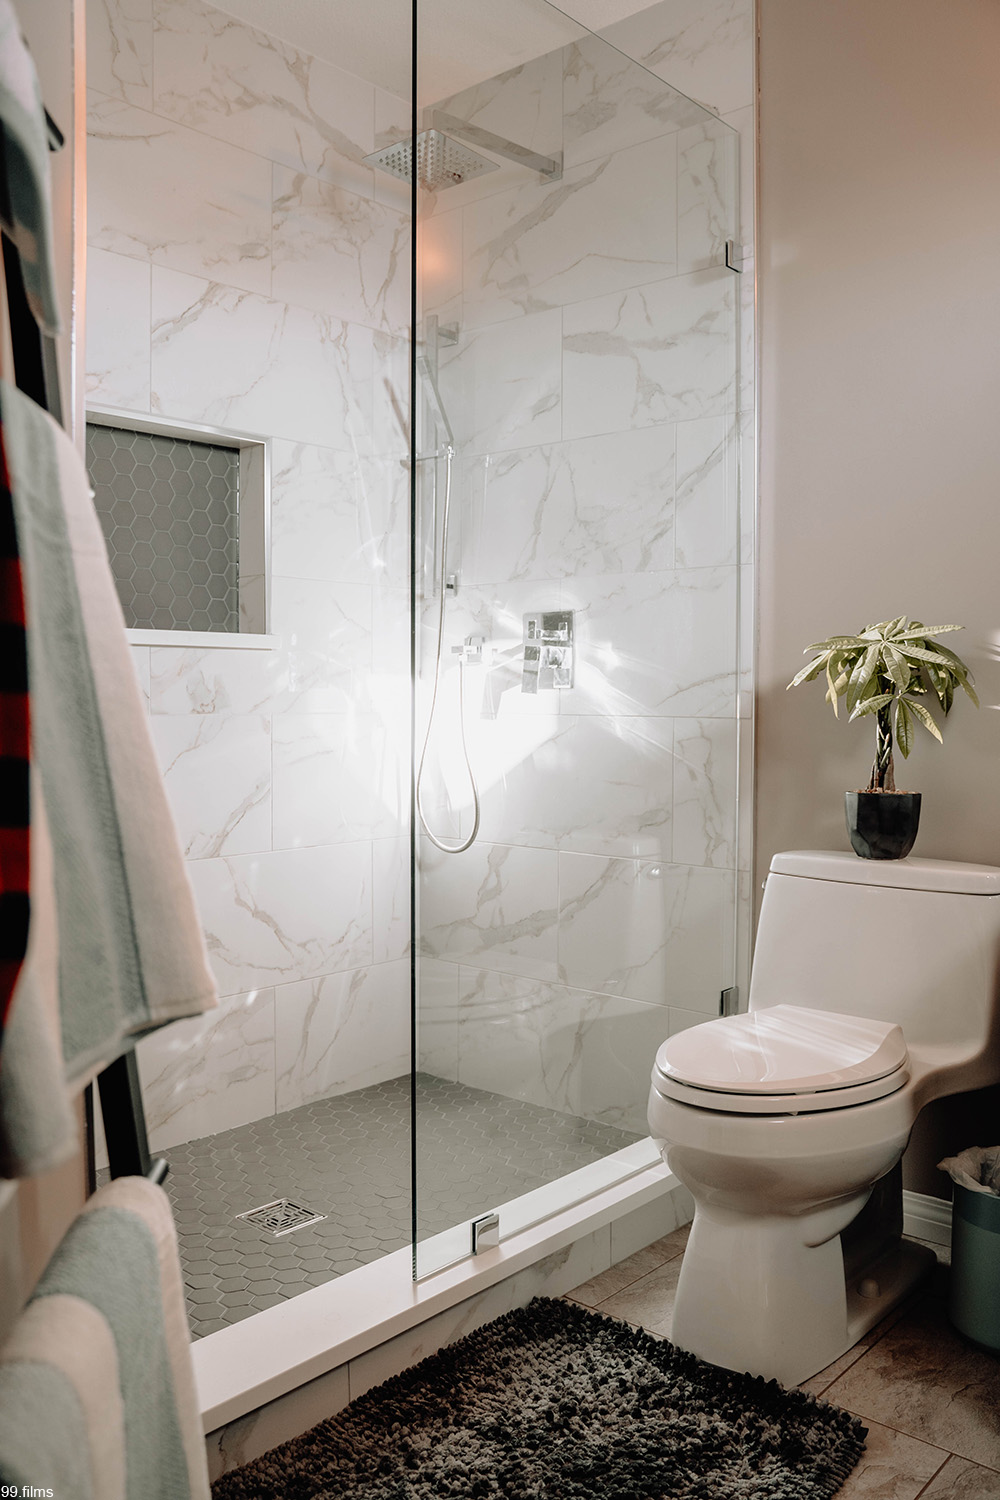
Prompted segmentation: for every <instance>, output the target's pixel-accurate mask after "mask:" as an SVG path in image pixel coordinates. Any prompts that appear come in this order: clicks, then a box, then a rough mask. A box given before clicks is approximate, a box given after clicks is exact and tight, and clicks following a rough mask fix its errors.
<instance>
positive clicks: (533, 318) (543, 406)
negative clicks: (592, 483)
mask: <svg viewBox="0 0 1000 1500" xmlns="http://www.w3.org/2000/svg"><path fill="white" fill-rule="evenodd" d="M561 345H562V314H561V313H560V312H559V311H558V310H557V309H555V310H550V311H547V312H537V313H532V314H530V315H529V316H526V317H522V318H517V319H516V320H515V321H513V322H504V323H495V324H493V325H491V326H490V327H486V328H476V329H470V330H468V331H464V330H463V332H462V335H461V338H460V341H459V343H458V345H457V346H456V347H455V348H454V349H448V350H443V351H442V358H441V371H440V385H441V391H442V396H443V399H444V401H445V404H446V406H447V409H448V411H449V413H450V419H451V425H452V427H453V428H454V431H455V434H456V437H457V438H458V440H459V442H462V443H467V444H468V445H469V448H468V450H467V451H471V452H474V453H489V452H492V451H494V450H496V449H498V448H523V447H527V446H528V445H529V444H534V443H551V442H556V441H558V439H559V438H560V437H561V436H562V427H561V406H562V397H561V387H562V348H561ZM608 425H611V424H608ZM599 430H600V429H599ZM577 435H578V434H577V433H574V434H573V436H577ZM579 435H583V434H582V432H581V433H580V434H579Z"/></svg>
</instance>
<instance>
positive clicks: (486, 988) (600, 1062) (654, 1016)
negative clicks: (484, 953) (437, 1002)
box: [459, 966, 667, 1135]
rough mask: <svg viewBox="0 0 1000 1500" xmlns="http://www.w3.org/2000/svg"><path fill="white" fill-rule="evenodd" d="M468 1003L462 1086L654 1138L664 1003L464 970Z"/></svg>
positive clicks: (462, 1025)
mask: <svg viewBox="0 0 1000 1500" xmlns="http://www.w3.org/2000/svg"><path fill="white" fill-rule="evenodd" d="M459 1004H460V1011H459V1015H460V1022H459V1082H460V1083H464V1084H467V1085H468V1086H469V1087H470V1088H481V1089H488V1090H490V1091H492V1092H493V1093H498V1094H505V1095H506V1096H507V1097H508V1098H512V1099H523V1100H526V1101H527V1102H528V1103H529V1104H539V1105H543V1106H545V1107H546V1108H548V1109H557V1110H561V1111H562V1112H563V1113H565V1114H572V1115H581V1116H582V1117H583V1118H584V1119H587V1120H599V1121H600V1122H601V1123H602V1124H605V1125H617V1126H619V1127H620V1128H621V1129H623V1130H634V1131H637V1132H639V1133H640V1134H642V1135H645V1133H646V1100H647V1096H648V1094H649V1070H650V1067H651V1066H652V1059H653V1058H654V1057H655V1055H656V1050H657V1048H658V1047H659V1046H660V1045H661V1043H662V1042H664V1041H665V1040H666V1037H667V1011H666V1010H665V1009H664V1008H663V1006H661V1005H644V1004H641V1003H638V1002H635V1001H632V1000H624V999H620V998H618V997H615V996H610V995H598V994H592V993H588V992H586V991H584V990H580V989H569V988H567V987H566V986H564V985H558V984H545V983H542V982H540V981H538V980H534V979H525V978H523V977H521V976H520V975H513V974H497V973H491V972H489V971H487V970H483V969H473V968H466V967H464V966H463V967H462V970H461V979H460V995H459Z"/></svg>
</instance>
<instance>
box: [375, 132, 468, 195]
mask: <svg viewBox="0 0 1000 1500" xmlns="http://www.w3.org/2000/svg"><path fill="white" fill-rule="evenodd" d="M365 161H366V162H370V164H371V165H372V166H373V167H381V168H382V171H383V172H391V173H392V175H393V177H401V178H402V179H403V181H404V182H409V181H410V179H411V177H412V175H413V139H412V137H411V138H410V140H408V141H397V142H396V144H395V145H394V146H386V147H385V148H384V150H382V151H373V152H372V154H371V155H370V156H366V157H365ZM497 170H498V167H497V164H496V162H495V161H488V160H487V159H486V157H485V156H479V155H478V153H477V152H475V151H470V150H469V147H468V146H463V145H462V144H461V142H459V141H453V140H452V138H451V136H449V135H443V134H442V132H441V131H440V130H423V131H421V133H420V134H419V135H418V136H417V181H418V182H419V183H420V186H421V187H425V188H429V189H430V190H431V192H435V193H436V192H438V190H439V189H441V188H447V187H457V185H458V184H459V183H460V182H468V181H469V179H470V178H471V177H482V176H483V174H484V173H485V172H496V171H497Z"/></svg>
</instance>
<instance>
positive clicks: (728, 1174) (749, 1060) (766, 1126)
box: [648, 853, 1000, 1384]
mask: <svg viewBox="0 0 1000 1500" xmlns="http://www.w3.org/2000/svg"><path fill="white" fill-rule="evenodd" d="M872 863H873V862H865V861H860V860H857V859H856V858H855V857H854V856H853V855H836V854H822V853H793V854H784V855H778V856H776V857H775V860H774V861H773V862H772V866H771V873H770V874H769V876H768V881H767V884H766V887H765V896H764V903H763V906H762V909H761V919H760V926H759V929H758V935H757V944H756V950H755V958H754V972H753V979H752V983H751V989H750V1000H749V1007H750V1008H749V1010H748V1012H747V1013H745V1014H743V1015H738V1016H732V1017H726V1018H721V1019H718V1020H712V1021H707V1022H705V1023H703V1024H702V1025H699V1026H695V1027H691V1028H688V1029H687V1030H685V1031H682V1032H680V1033H678V1034H677V1035H675V1036H674V1037H671V1038H670V1039H669V1040H668V1041H666V1042H665V1043H664V1044H663V1046H662V1047H661V1048H660V1049H659V1051H658V1053H657V1056H656V1061H655V1064H654V1067H653V1076H652V1087H651V1089H650V1096H649V1110H648V1117H649V1127H650V1132H651V1134H652V1135H653V1137H654V1139H656V1140H657V1141H658V1143H659V1144H660V1148H661V1150H662V1152H663V1155H664V1158H665V1160H666V1161H667V1163H668V1165H669V1167H670V1169H671V1171H672V1172H673V1173H674V1174H675V1175H676V1176H677V1177H678V1178H679V1179H680V1180H681V1182H683V1183H684V1184H685V1186H686V1187H688V1188H689V1189H690V1191H691V1193H692V1196H693V1198H694V1201H695V1217H694V1223H693V1225H692V1229H691V1236H690V1239H689V1242H688V1247H687V1250H686V1252H685V1256H684V1262H683V1265H682V1269H681V1275H680V1281H679V1284H678V1288H677V1295H676V1300H675V1305H674V1318H673V1331H672V1337H673V1339H674V1341H675V1342H676V1343H677V1344H679V1345H680V1346H681V1347H682V1348H686V1349H689V1350H691V1351H692V1352H693V1353H695V1354H698V1355H700V1356H701V1357H702V1358H704V1359H707V1360H710V1361H711V1362H712V1363H714V1364H718V1365H722V1366H724V1367H726V1368H729V1369H734V1370H748V1371H750V1372H751V1373H752V1374H757V1375H763V1376H765V1377H767V1378H771V1379H777V1380H780V1381H781V1382H782V1383H784V1384H797V1383H798V1382H800V1381H803V1380H806V1379H808V1378H809V1377H810V1376H811V1375H814V1374H815V1373H816V1372H817V1371H818V1370H821V1369H823V1368H824V1367H825V1366H826V1365H828V1364H830V1363H831V1362H832V1361H833V1360H834V1359H836V1358H837V1357H838V1356H839V1355H840V1354H843V1353H844V1352H845V1351H846V1350H847V1349H849V1348H850V1347H851V1346H852V1345H853V1344H854V1343H856V1342H857V1340H858V1339H859V1338H860V1337H861V1336H862V1334H864V1333H865V1332H866V1331H867V1329H868V1328H870V1327H872V1326H873V1324H874V1323H876V1322H877V1321H878V1320H879V1319H880V1318H881V1317H882V1316H884V1314H885V1313H886V1312H887V1311H888V1310H889V1309H890V1308H891V1307H892V1306H893V1305H895V1304H896V1303H897V1302H899V1301H900V1300H901V1298H902V1297H903V1296H905V1295H906V1293H907V1292H908V1291H909V1290H910V1289H911V1288H912V1287H913V1286H914V1285H915V1284H916V1283H917V1282H918V1281H919V1280H920V1278H921V1277H922V1276H923V1275H925V1274H926V1273H927V1271H928V1270H929V1269H930V1267H931V1266H932V1265H933V1255H932V1254H931V1252H930V1251H928V1250H926V1249H925V1248H923V1247H921V1246H915V1245H910V1244H907V1243H904V1242H903V1241H902V1239H901V1228H902V1207H901V1196H900V1176H899V1173H898V1172H894V1170H893V1169H894V1168H896V1166H897V1163H898V1162H899V1160H900V1158H901V1156H902V1153H903V1151H904V1149H905V1147H906V1143H907V1140H908V1138H909V1135H910V1131H911V1129H912V1127H913V1123H914V1121H915V1119H916V1117H917V1114H918V1113H919V1111H920V1109H921V1108H922V1106H923V1105H924V1104H925V1103H927V1102H928V1100H929V1099H932V1098H935V1097H938V1096H939V1095H941V1094H944V1093H952V1092H959V1091H962V1090H964V1089H971V1088H979V1087H982V1086H983V1085H984V1084H985V1083H990V1082H995V1081H998V1080H1000V1047H998V1045H997V1043H998V1040H1000V1005H998V997H997V974H998V972H1000V869H994V868H993V867H992V866H978V865H958V864H953V863H950V862H945V861H930V860H925V861H911V860H901V861H895V862H891V866H890V868H889V869H888V870H884V869H882V868H879V867H876V868H875V869H872V868H871V864H872ZM889 863H890V862H880V865H881V864H889ZM890 935H891V936H890ZM888 955H891V957H890V956H888ZM876 1184H880V1186H879V1188H878V1189H877V1190H876Z"/></svg>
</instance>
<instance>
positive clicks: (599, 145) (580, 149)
mask: <svg viewBox="0 0 1000 1500" xmlns="http://www.w3.org/2000/svg"><path fill="white" fill-rule="evenodd" d="M563 110H564V122H563V128H564V131H565V159H566V164H567V166H573V165H575V164H577V163H579V162H585V161H593V160H594V159H595V158H596V157H599V156H605V155H606V154H607V153H608V152H611V151H621V150H622V149H623V148H626V147H628V146H635V145H637V144H638V143H639V142H641V141H649V140H654V139H656V138H657V137H658V136H664V135H667V134H669V133H672V132H675V131H677V130H679V129H680V128H681V127H682V126H684V125H688V124H692V123H694V122H695V121H696V120H697V119H698V118H700V116H701V111H700V110H699V109H698V108H697V106H695V105H692V103H691V101H690V99H686V98H685V97H684V95H683V94H679V93H678V92H677V90H676V89H674V88H670V87H669V85H668V84H665V83H664V82H663V80H662V79H661V78H657V77H656V76H655V75H654V74H652V73H650V72H649V71H648V70H647V69H645V68H642V67H639V66H638V65H637V64H636V63H635V62H633V61H632V60H631V58H630V57H628V56H626V55H625V53H624V52H619V51H617V50H615V49H614V48H613V47H609V46H608V44H607V42H605V41H604V40H602V38H601V37H597V36H588V37H583V38H581V40H580V41H578V42H574V43H572V44H571V45H569V46H568V47H566V48H565V49H564V53H563Z"/></svg>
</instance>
